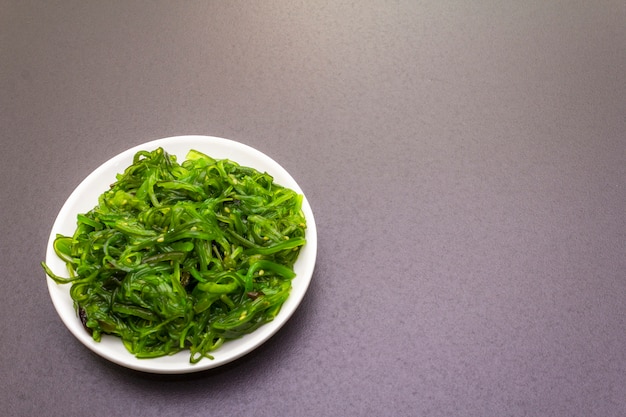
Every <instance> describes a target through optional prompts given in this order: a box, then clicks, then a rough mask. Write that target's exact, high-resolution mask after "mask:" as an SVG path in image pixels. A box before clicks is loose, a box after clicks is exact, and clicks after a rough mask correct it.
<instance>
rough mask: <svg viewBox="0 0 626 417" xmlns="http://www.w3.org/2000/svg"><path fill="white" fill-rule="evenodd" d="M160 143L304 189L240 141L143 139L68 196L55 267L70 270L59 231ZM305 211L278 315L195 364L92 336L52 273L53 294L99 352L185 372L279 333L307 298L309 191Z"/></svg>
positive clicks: (311, 248) (311, 263) (134, 365)
mask: <svg viewBox="0 0 626 417" xmlns="http://www.w3.org/2000/svg"><path fill="white" fill-rule="evenodd" d="M158 147H162V148H163V149H164V150H165V151H166V152H167V153H169V154H172V155H176V157H177V159H178V162H179V163H182V162H183V161H184V160H185V157H186V155H187V152H188V151H189V150H190V149H195V150H197V151H199V152H203V153H205V154H207V155H209V156H211V157H213V158H216V159H230V160H232V161H234V162H237V163H238V164H240V165H243V166H248V167H252V168H255V169H256V170H258V171H260V172H267V173H268V174H270V175H272V176H273V177H274V181H275V182H276V183H278V184H280V185H282V186H285V187H288V188H291V189H292V190H294V191H296V192H298V193H299V194H302V195H304V193H303V192H302V190H301V189H300V187H299V186H298V184H297V183H296V181H295V180H294V179H293V178H292V177H291V175H289V173H288V172H287V171H286V170H285V169H284V168H283V167H281V166H280V165H279V164H278V163H276V162H275V161H274V160H273V159H271V158H270V157H268V156H267V155H265V154H263V153H262V152H260V151H258V150H256V149H254V148H251V147H250V146H247V145H243V144H241V143H239V142H235V141H232V140H228V139H222V138H217V137H212V136H176V137H170V138H165V139H159V140H155V141H152V142H148V143H144V144H142V145H139V146H136V147H134V148H131V149H128V150H127V151H125V152H122V153H121V154H119V155H117V156H116V157H114V158H112V159H110V160H109V161H107V162H105V163H104V164H103V165H101V166H100V167H99V168H98V169H96V170H95V171H94V172H92V173H91V174H90V175H89V176H88V177H87V178H85V179H84V180H83V182H81V183H80V185H79V186H78V187H77V188H76V189H75V190H74V192H73V193H72V194H71V195H70V197H69V198H68V199H67V201H66V202H65V204H64V205H63V207H62V208H61V211H60V212H59V215H58V216H57V219H56V221H55V222H54V225H53V227H52V231H51V232H50V239H49V241H48V248H47V252H46V263H47V264H48V266H49V267H50V268H51V269H52V271H53V272H54V273H56V274H58V275H61V276H67V269H66V266H65V264H64V262H63V261H61V260H60V259H59V258H58V257H57V256H56V254H55V253H54V249H53V247H52V243H53V241H54V239H55V237H56V235H57V234H62V235H66V236H71V235H72V234H73V233H74V231H75V230H76V216H77V214H79V213H85V212H87V211H89V210H91V209H92V208H93V207H95V206H96V205H97V203H98V196H99V195H100V194H102V193H103V192H104V191H106V190H107V189H109V185H110V184H112V183H113V182H114V181H115V179H116V178H115V176H116V174H118V173H121V172H123V171H124V169H126V167H128V166H130V165H131V164H132V161H133V156H134V155H135V153H136V152H137V151H140V150H147V151H152V150H154V149H156V148H158ZM302 211H303V212H304V216H305V218H306V220H307V229H306V240H307V242H306V244H305V245H304V246H303V248H302V250H301V252H300V255H299V257H298V260H297V261H296V263H295V265H294V270H295V272H296V274H297V275H296V277H295V278H294V279H293V281H292V286H293V288H292V290H291V294H290V295H289V298H288V299H287V300H286V301H285V303H284V304H283V306H282V309H281V311H280V313H279V314H278V315H277V316H276V318H275V319H274V320H273V321H271V322H270V323H267V324H265V325H264V326H262V327H260V328H259V329H257V330H256V331H254V332H253V333H250V334H248V335H246V336H244V337H242V338H240V339H237V340H232V341H229V342H226V343H224V344H223V345H222V346H221V347H220V348H219V349H217V350H216V351H214V352H212V355H213V356H214V359H212V360H211V359H207V358H203V359H202V360H201V361H200V362H198V363H196V364H190V363H189V351H188V350H184V351H182V352H179V353H177V354H175V355H172V356H166V357H161V358H154V359H137V358H136V357H135V356H133V355H132V354H130V353H129V352H128V351H127V350H126V348H124V346H123V344H122V342H121V339H119V338H118V337H114V336H107V335H104V336H103V337H102V340H101V341H100V342H96V341H94V340H93V339H92V338H91V336H90V335H89V334H88V333H87V332H86V331H85V329H84V328H83V325H82V323H81V322H80V319H79V318H78V317H77V314H76V311H75V310H74V307H73V303H72V299H71V298H70V294H69V289H70V285H71V284H62V285H59V284H57V283H55V282H54V281H53V280H52V279H50V278H49V277H48V278H47V280H48V290H49V291H50V297H51V298H52V302H53V304H54V307H55V308H56V310H57V312H58V313H59V316H61V319H62V320H63V322H64V323H65V325H66V326H67V328H68V329H69V330H70V332H72V334H73V335H74V336H76V338H77V339H78V340H80V341H81V342H82V343H83V344H84V345H85V346H87V347H88V348H89V349H91V350H92V351H94V352H95V353H97V354H98V355H100V356H102V357H104V358H106V359H108V360H110V361H112V362H115V363H117V364H119V365H121V366H125V367H128V368H131V369H135V370H138V371H144V372H152V373H160V374H180V373H190V372H196V371H202V370H205V369H209V368H215V367H217V366H220V365H224V364H226V363H228V362H231V361H233V360H235V359H237V358H240V357H241V356H243V355H245V354H247V353H249V352H250V351H252V350H254V349H255V348H257V347H258V346H260V345H261V344H262V343H263V342H265V341H266V340H267V339H269V338H270V337H271V336H272V335H274V334H275V333H276V332H277V331H278V330H279V329H280V328H281V327H282V326H283V324H285V322H286V321H287V320H288V319H289V318H290V317H291V315H292V314H293V313H294V311H295V310H296V308H297V307H298V305H299V304H300V302H301V301H302V298H303V297H304V294H305V293H306V291H307V288H308V287H309V283H310V281H311V277H312V275H313V269H314V267H315V258H316V255H317V230H316V227H315V220H314V219H313V212H312V211H311V206H310V205H309V203H308V201H307V199H306V196H305V197H304V198H303V202H302Z"/></svg>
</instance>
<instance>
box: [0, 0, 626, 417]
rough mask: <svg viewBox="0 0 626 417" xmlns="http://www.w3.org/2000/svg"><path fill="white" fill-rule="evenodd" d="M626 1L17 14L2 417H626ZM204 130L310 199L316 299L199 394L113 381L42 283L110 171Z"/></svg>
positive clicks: (16, 4) (214, 375)
mask: <svg viewBox="0 0 626 417" xmlns="http://www.w3.org/2000/svg"><path fill="white" fill-rule="evenodd" d="M625 75H626V3H624V2H623V1H620V0H600V1H574V0H572V1H566V0H562V1H559V0H555V1H546V0H531V1H524V2H522V1H513V0H510V1H496V0H485V1H461V0H459V1H434V0H433V1H413V0H411V1H409V0H406V1H373V0H368V1H356V2H348V1H272V2H253V1H243V0H242V1H206V2H182V1H180V2H169V1H168V2H165V1H163V2H152V1H129V2H127V1H49V2H35V1H7V0H0V126H1V132H0V135H1V140H2V150H1V152H0V155H1V162H0V177H1V181H0V187H1V188H0V195H1V197H0V198H1V200H0V209H1V211H2V225H1V229H0V235H1V236H2V240H1V242H2V250H1V251H0V265H1V266H2V269H1V282H2V291H0V334H1V339H0V340H1V342H0V349H1V350H0V406H1V407H2V408H1V411H0V413H1V414H2V415H4V416H31V415H51V416H53V415H54V416H86V415H89V416H122V415H132V416H152V415H185V416H209V415H255V416H287V415H289V416H310V415H315V416H339V415H341V416H365V415H371V416H383V415H384V416H392V415H394V416H396V415H397V416H399V415H417V416H526V415H528V416H624V415H626V272H625V267H626V256H625V255H626V214H625V212H624V207H625V204H626V81H625ZM181 134H205V135H214V136H221V137H226V138H230V139H234V140H237V141H240V142H243V143H246V144H248V145H251V146H253V147H255V148H257V149H259V150H261V151H262V152H264V153H266V154H268V155H270V156H271V157H272V158H274V159H275V160H277V161H278V162H279V163H280V164H281V165H283V166H284V167H285V168H286V169H287V170H288V171H289V172H290V173H291V174H292V175H293V176H294V178H296V180H297V181H298V182H299V184H300V186H301V187H302V188H303V190H304V192H305V193H306V194H307V196H308V198H309V200H310V203H311V205H312V207H313V211H314V213H315V216H316V221H317V224H318V233H319V253H318V259H317V265H316V270H315V273H314V276H313V281H312V283H311V287H310V290H309V292H308V293H307V296H306V297H305V299H304V301H303V303H302V304H301V306H300V308H299V309H298V310H297V312H296V314H295V315H294V316H293V318H292V319H291V320H290V321H289V322H288V323H287V324H286V325H285V327H284V328H283V329H282V330H281V331H280V332H279V333H278V334H276V335H275V336H274V337H273V338H272V339H270V340H269V341H268V342H267V343H266V344H264V345H263V346H262V347H260V348H259V349H258V350H256V351H254V352H253V353H251V354H249V355H247V356H246V357H244V358H242V359H241V360H238V361H236V362H234V363H232V364H230V365H227V366H224V367H223V368H218V369H216V370H213V371H209V372H204V373H201V374H197V375H190V376H178V377H164V376H153V375H149V374H141V373H137V372H133V371H130V370H126V369H123V368H121V367H118V366H116V365H113V364H111V363H109V362H107V361H105V360H103V359H101V358H100V357H98V356H96V355H95V354H93V353H91V352H90V351H88V350H87V349H86V348H84V347H83V346H82V345H81V344H80V343H79V342H78V341H77V340H76V339H75V338H74V337H73V336H72V335H71V334H70V333H69V332H68V331H67V330H66V328H65V327H64V326H63V324H62V322H61V320H60V319H59V317H58V316H57V314H56V312H55V310H54V308H53V306H52V303H51V302H50V298H49V296H48V292H47V288H46V283H45V277H44V274H43V272H42V270H41V268H40V266H39V262H40V261H41V260H43V258H44V254H45V250H46V243H47V238H48V234H49V231H50V228H51V227H52V223H53V221H54V219H55V217H56V214H57V213H58V211H59V209H60V208H61V206H62V204H63V202H64V201H65V199H66V198H67V197H68V196H69V194H70V193H71V192H72V190H73V189H74V188H75V187H76V185H78V183H79V182H80V181H81V180H82V179H83V178H84V177H85V176H86V175H87V174H89V173H90V172H91V171H92V170H93V169H95V168H96V167H97V166H98V165H100V164H101V163H103V162H104V161H106V160H107V159H109V158H111V157H113V156H114V155H116V154H118V153H119V152H122V151H124V150H126V149H127V148H130V147H132V146H135V145H138V144H141V143H143V142H146V141H149V140H153V139H158V138H162V137H167V136H173V135H181Z"/></svg>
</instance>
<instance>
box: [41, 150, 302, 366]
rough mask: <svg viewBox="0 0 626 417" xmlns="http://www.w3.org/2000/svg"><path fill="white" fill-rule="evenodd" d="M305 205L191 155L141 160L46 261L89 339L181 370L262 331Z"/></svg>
mask: <svg viewBox="0 0 626 417" xmlns="http://www.w3.org/2000/svg"><path fill="white" fill-rule="evenodd" d="M302 201H303V196H302V195H300V194H298V193H296V192H295V191H293V190H291V189H289V188H286V187H283V186H281V185H279V184H276V183H275V182H274V179H273V178H272V176H270V175H269V174H267V173H262V172H259V171H257V170H255V169H254V168H249V167H245V166H241V165H239V164H237V163H236V162H234V161H231V160H228V159H214V158H212V157H210V156H208V155H205V154H204V153H201V152H198V151H196V150H190V151H189V153H188V154H187V157H186V160H185V161H184V162H182V163H179V162H178V161H177V159H176V156H174V155H170V154H168V153H167V152H165V151H164V149H163V148H161V147H159V148H157V149H156V150H154V151H139V152H137V153H136V154H135V155H134V158H133V163H132V165H130V166H129V167H128V168H126V169H125V170H124V172H123V173H120V174H117V177H116V181H115V182H114V183H113V184H111V186H110V189H109V190H107V191H105V192H104V193H103V194H101V195H100V196H99V199H98V204H97V205H96V206H95V207H94V208H93V209H91V210H90V211H88V212H86V213H83V214H78V216H77V227H76V230H75V232H74V234H73V235H72V236H64V235H60V234H57V235H56V238H55V239H54V243H53V246H54V251H55V253H56V255H57V256H58V257H59V258H61V260H62V261H63V262H64V263H65V264H66V266H67V270H68V274H69V276H68V277H62V276H59V275H57V274H55V273H54V272H53V271H52V270H51V269H50V268H49V267H48V265H47V264H46V263H45V262H42V266H43V268H44V270H45V272H46V274H47V275H48V276H49V277H50V278H51V279H52V280H54V281H55V282H56V283H57V284H71V288H70V296H71V299H72V300H73V303H74V308H75V310H76V312H77V315H78V317H79V319H80V321H81V322H82V324H83V326H84V328H85V329H86V331H87V332H89V333H90V334H91V336H92V337H93V339H94V340H96V341H100V340H101V337H102V335H104V334H110V335H115V336H119V337H120V338H121V340H122V342H123V344H124V346H125V347H126V349H127V350H128V351H129V352H131V353H132V354H133V355H135V356H136V357H137V358H154V357H160V356H165V355H172V354H174V353H177V352H180V351H182V350H186V349H188V350H189V352H190V362H191V363H197V362H198V361H200V360H201V359H202V358H205V357H206V358H212V356H211V352H212V351H214V350H215V349H217V348H218V347H220V346H221V345H222V344H223V343H225V342H227V341H228V340H231V339H236V338H239V337H241V336H243V335H245V334H247V333H250V332H252V331H254V330H255V329H257V328H259V327H260V326H262V325H263V324H265V323H268V322H270V321H272V320H273V319H274V318H275V317H276V315H277V314H278V313H279V311H280V309H281V306H282V305H283V303H284V302H285V300H286V299H287V298H288V296H289V293H290V291H291V281H292V279H294V277H295V272H294V268H293V267H294V264H295V262H296V259H297V258H298V255H299V253H300V250H301V248H302V247H303V245H305V243H306V240H305V230H306V219H305V217H304V215H303V213H302V207H301V206H302Z"/></svg>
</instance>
